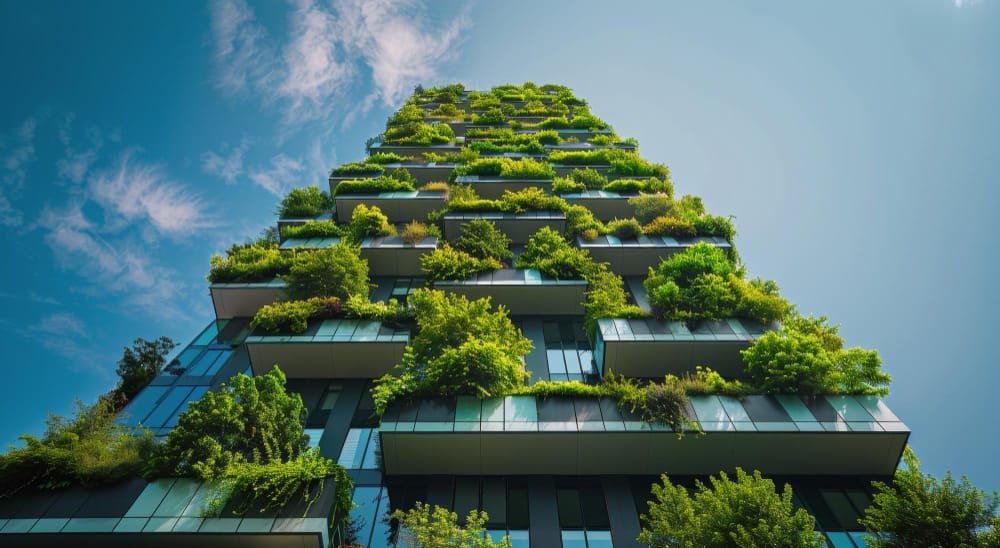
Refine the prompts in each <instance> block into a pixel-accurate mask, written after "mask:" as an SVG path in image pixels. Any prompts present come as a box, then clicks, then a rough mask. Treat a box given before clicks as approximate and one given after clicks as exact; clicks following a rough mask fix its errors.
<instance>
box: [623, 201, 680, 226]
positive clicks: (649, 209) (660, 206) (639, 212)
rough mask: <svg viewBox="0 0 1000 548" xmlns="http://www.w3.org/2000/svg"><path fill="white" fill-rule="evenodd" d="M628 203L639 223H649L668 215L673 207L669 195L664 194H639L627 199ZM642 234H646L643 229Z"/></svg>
mask: <svg viewBox="0 0 1000 548" xmlns="http://www.w3.org/2000/svg"><path fill="white" fill-rule="evenodd" d="M628 203H629V205H630V206H632V207H633V208H635V217H636V219H638V220H639V222H641V223H649V222H650V221H652V220H654V219H656V218H658V217H662V216H664V215H668V214H669V213H670V210H671V209H672V208H673V205H674V202H673V200H672V199H671V198H670V195H669V194H666V193H660V194H640V195H638V196H633V197H631V198H629V199H628ZM643 232H646V228H645V227H643ZM647 234H648V232H647Z"/></svg>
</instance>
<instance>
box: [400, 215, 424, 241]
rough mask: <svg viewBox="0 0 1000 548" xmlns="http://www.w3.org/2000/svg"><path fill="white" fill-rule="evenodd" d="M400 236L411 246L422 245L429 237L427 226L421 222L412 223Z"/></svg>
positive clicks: (405, 227)
mask: <svg viewBox="0 0 1000 548" xmlns="http://www.w3.org/2000/svg"><path fill="white" fill-rule="evenodd" d="M399 235H400V236H401V237H402V238H403V241H404V242H406V243H408V244H410V245H414V244H417V243H420V242H422V241H423V240H424V238H426V237H427V225H425V224H424V223H421V222H420V221H410V222H409V223H407V224H406V226H404V227H403V231H402V232H400V233H399Z"/></svg>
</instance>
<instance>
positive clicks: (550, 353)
mask: <svg viewBox="0 0 1000 548" xmlns="http://www.w3.org/2000/svg"><path fill="white" fill-rule="evenodd" d="M545 357H546V358H548V360H549V374H562V375H565V374H566V361H565V360H564V359H563V353H562V350H561V349H556V350H551V349H550V350H546V351H545Z"/></svg>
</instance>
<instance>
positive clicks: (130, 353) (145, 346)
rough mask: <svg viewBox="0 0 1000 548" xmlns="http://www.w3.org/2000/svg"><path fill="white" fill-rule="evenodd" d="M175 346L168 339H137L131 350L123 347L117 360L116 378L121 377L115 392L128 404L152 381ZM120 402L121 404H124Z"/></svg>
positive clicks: (175, 344)
mask: <svg viewBox="0 0 1000 548" xmlns="http://www.w3.org/2000/svg"><path fill="white" fill-rule="evenodd" d="M176 346H177V343H175V342H174V341H173V339H171V338H170V337H160V338H158V339H154V340H151V341H150V340H146V339H143V338H142V337H139V338H137V339H135V340H134V341H132V348H129V347H127V346H126V347H125V348H124V349H123V350H122V357H121V359H120V360H118V376H119V377H121V381H119V383H118V386H117V387H116V388H115V392H117V393H118V394H120V395H121V396H122V399H123V400H124V402H128V401H129V400H131V399H132V398H133V397H135V395H136V394H138V393H139V390H141V389H142V387H144V386H146V385H147V384H149V381H151V380H153V377H155V376H156V375H157V374H158V373H159V372H160V370H161V369H163V365H164V364H165V363H166V361H167V354H169V353H170V351H171V350H173V349H174V348H175V347H176ZM124 402H122V403H124Z"/></svg>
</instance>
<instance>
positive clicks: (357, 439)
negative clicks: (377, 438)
mask: <svg viewBox="0 0 1000 548" xmlns="http://www.w3.org/2000/svg"><path fill="white" fill-rule="evenodd" d="M371 432H372V429H371V428H351V429H350V430H348V431H347V439H346V440H345V441H344V447H343V449H341V451H340V458H338V459H337V464H340V465H341V466H343V467H344V468H348V469H358V468H361V464H362V462H364V457H365V450H366V449H367V448H368V438H369V437H370V436H371Z"/></svg>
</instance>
